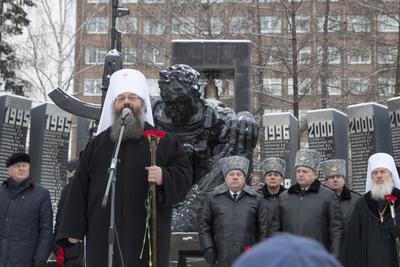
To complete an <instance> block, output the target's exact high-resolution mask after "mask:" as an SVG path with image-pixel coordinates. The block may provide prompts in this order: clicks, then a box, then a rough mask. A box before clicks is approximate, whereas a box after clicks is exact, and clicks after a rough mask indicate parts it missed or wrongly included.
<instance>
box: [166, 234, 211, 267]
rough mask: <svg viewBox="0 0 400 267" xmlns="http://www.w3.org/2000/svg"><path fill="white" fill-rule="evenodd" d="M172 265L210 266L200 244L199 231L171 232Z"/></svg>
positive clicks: (180, 266)
mask: <svg viewBox="0 0 400 267" xmlns="http://www.w3.org/2000/svg"><path fill="white" fill-rule="evenodd" d="M169 255H170V259H169V260H170V264H169V266H170V267H189V266H191V267H209V266H210V265H209V264H208V263H207V262H206V261H205V260H204V258H203V255H202V252H201V251H200V246H199V237H198V234H197V232H189V233H185V232H173V233H172V234H171V248H170V253H169Z"/></svg>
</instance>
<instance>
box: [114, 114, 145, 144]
mask: <svg viewBox="0 0 400 267" xmlns="http://www.w3.org/2000/svg"><path fill="white" fill-rule="evenodd" d="M144 110H145V109H144V108H143V109H141V110H140V111H139V112H136V113H135V112H132V113H130V114H129V115H128V117H127V118H126V119H125V130H124V134H123V135H122V140H126V139H139V138H140V137H142V135H143V131H144ZM120 116H121V112H119V113H118V114H117V113H116V112H115V111H114V112H113V124H112V126H111V133H110V138H111V140H112V141H113V142H116V141H118V137H119V133H120V131H121V127H122V124H121V123H120Z"/></svg>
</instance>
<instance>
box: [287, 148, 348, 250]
mask: <svg viewBox="0 0 400 267" xmlns="http://www.w3.org/2000/svg"><path fill="white" fill-rule="evenodd" d="M319 159H320V154H319V152H317V151H316V150H313V149H300V150H299V151H298V152H297V154H296V161H295V169H296V179H297V183H296V184H294V185H292V186H291V187H290V188H289V189H288V190H287V191H285V192H283V193H282V194H280V195H279V221H280V225H281V230H282V231H283V232H289V233H292V234H296V235H301V236H306V237H310V238H313V239H315V240H317V241H319V242H321V243H322V244H323V245H324V246H325V248H326V249H327V250H329V251H330V252H331V253H332V254H333V255H335V256H336V257H339V253H340V245H341V242H342V237H343V231H344V223H343V216H342V212H341V210H340V207H339V204H338V199H337V196H336V194H335V192H334V191H333V190H331V189H330V188H327V187H325V186H323V185H322V184H321V182H320V181H319V180H318V179H317V170H318V163H319Z"/></svg>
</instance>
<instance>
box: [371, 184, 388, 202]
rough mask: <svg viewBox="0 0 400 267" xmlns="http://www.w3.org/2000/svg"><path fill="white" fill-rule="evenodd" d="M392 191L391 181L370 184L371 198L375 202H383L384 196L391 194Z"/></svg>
mask: <svg viewBox="0 0 400 267" xmlns="http://www.w3.org/2000/svg"><path fill="white" fill-rule="evenodd" d="M392 191H393V180H389V181H387V182H384V183H383V184H377V183H375V182H372V184H371V197H372V198H373V199H375V200H384V199H385V195H387V194H391V193H392Z"/></svg>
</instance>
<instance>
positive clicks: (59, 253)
mask: <svg viewBox="0 0 400 267" xmlns="http://www.w3.org/2000/svg"><path fill="white" fill-rule="evenodd" d="M56 263H57V264H58V265H60V266H61V265H63V264H64V249H63V248H62V247H59V248H58V249H57V251H56Z"/></svg>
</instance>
